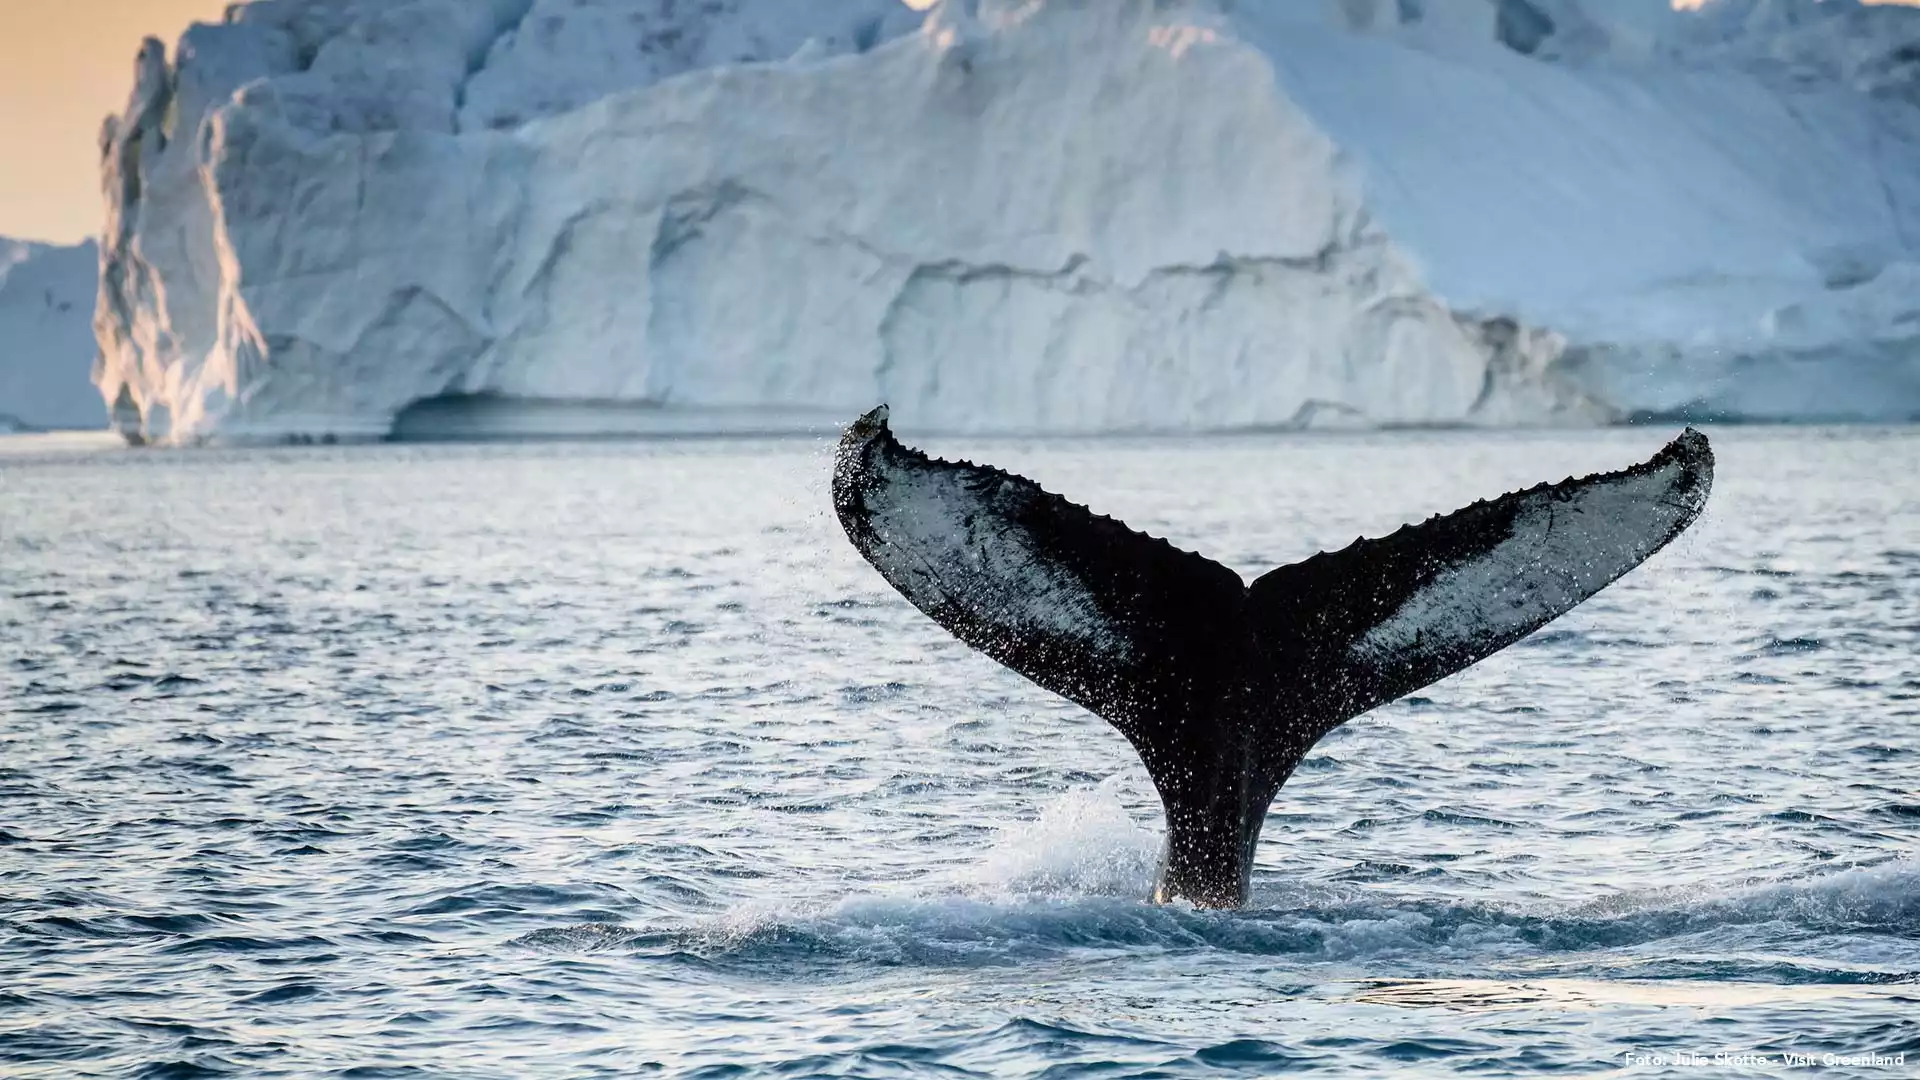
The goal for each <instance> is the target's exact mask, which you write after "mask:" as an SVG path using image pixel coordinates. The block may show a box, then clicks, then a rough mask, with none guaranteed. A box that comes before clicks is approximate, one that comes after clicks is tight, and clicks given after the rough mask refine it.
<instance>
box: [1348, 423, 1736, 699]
mask: <svg viewBox="0 0 1920 1080" xmlns="http://www.w3.org/2000/svg"><path fill="white" fill-rule="evenodd" d="M1686 470H1687V464H1686V463H1685V462H1684V461H1681V460H1675V461H1672V462H1669V463H1668V464H1666V465H1665V466H1663V467H1662V468H1659V469H1656V470H1653V471H1651V472H1648V473H1645V474H1643V475H1639V476H1620V477H1615V478H1612V479H1608V480H1604V481H1599V482H1596V483H1593V484H1591V485H1588V486H1585V487H1582V488H1579V489H1577V490H1575V491H1574V492H1573V494H1572V495H1571V496H1570V497H1566V498H1557V497H1556V496H1555V494H1554V493H1553V492H1551V491H1539V492H1535V493H1533V494H1531V495H1528V496H1526V497H1524V499H1523V501H1522V505H1521V508H1520V510H1519V512H1518V513H1517V514H1515V515H1514V519H1513V531H1512V533H1511V534H1510V535H1509V536H1508V537H1507V538H1506V539H1505V540H1503V541H1502V542H1501V543H1500V544H1499V545H1497V546H1496V547H1495V548H1494V549H1493V550H1492V551H1490V552H1488V553H1486V554H1485V555H1483V556H1481V557H1479V558H1477V559H1474V560H1473V561H1471V562H1467V563H1463V564H1461V565H1460V566H1457V567H1455V568H1453V569H1451V570H1448V571H1445V572H1444V573H1442V574H1440V575H1439V576H1438V577H1436V578H1435V579H1434V580H1433V581H1432V582H1431V583H1430V584H1428V585H1427V587H1426V588H1423V589H1421V590H1420V591H1419V592H1416V593H1414V594H1413V595H1412V596H1411V597H1409V598H1408V599H1407V600H1406V602H1405V603H1403V604H1401V605H1400V608H1399V610H1397V611H1395V612H1394V613H1393V614H1392V615H1391V616H1390V617H1388V618H1387V619H1385V620H1383V621H1382V622H1380V623H1379V624H1378V625H1376V626H1374V627H1373V629H1371V630H1369V631H1367V633H1366V635H1365V636H1364V637H1362V638H1361V639H1360V640H1359V641H1357V642H1355V643H1354V645H1353V647H1352V652H1353V653H1355V654H1356V655H1358V656H1362V657H1365V658H1368V659H1370V660H1375V661H1393V660H1406V659H1410V658H1412V657H1415V656H1421V655H1426V654H1430V653H1433V652H1436V651H1439V650H1441V649H1446V648H1450V647H1458V646H1459V645H1460V644H1461V643H1463V642H1480V641H1496V640H1497V641H1501V642H1502V643H1504V642H1505V641H1507V640H1510V639H1513V638H1515V637H1518V636H1519V635H1520V634H1523V633H1525V632H1527V631H1529V630H1531V629H1533V628H1534V627H1537V626H1540V625H1542V624H1543V623H1546V622H1547V621H1548V620H1550V619H1552V618H1554V617H1555V616H1558V615H1560V614H1562V613H1563V612H1566V611H1567V610H1569V609H1571V608H1572V607H1574V606H1575V605H1576V604H1578V603H1580V602H1581V601H1582V600H1585V599H1586V598H1587V597H1589V596H1592V595H1593V594H1594V593H1596V592H1599V591H1600V590H1601V589H1602V588H1605V587H1606V586H1607V584H1608V583H1610V582H1612V581H1614V580H1615V579H1616V578H1618V577H1620V576H1621V575H1622V574H1625V573H1626V572H1627V571H1628V570H1631V569H1633V568H1634V567H1635V566H1637V565H1639V564H1640V562H1641V561H1642V560H1644V559H1646V558H1647V557H1648V556H1649V555H1651V554H1652V553H1653V552H1654V551H1656V550H1658V549H1659V547H1660V546H1661V545H1662V544H1664V543H1665V542H1666V541H1667V539H1668V538H1669V537H1671V536H1672V535H1673V534H1674V531H1675V529H1676V526H1678V524H1679V523H1680V522H1681V521H1682V520H1684V519H1685V518H1687V517H1689V516H1690V515H1691V514H1692V513H1694V512H1695V511H1696V510H1697V508H1698V507H1697V504H1696V503H1695V502H1693V501H1691V500H1688V499H1675V498H1673V497H1672V495H1673V492H1674V490H1675V488H1676V485H1677V484H1678V483H1679V482H1680V480H1681V478H1682V475H1683V474H1684V473H1685V472H1686Z"/></svg>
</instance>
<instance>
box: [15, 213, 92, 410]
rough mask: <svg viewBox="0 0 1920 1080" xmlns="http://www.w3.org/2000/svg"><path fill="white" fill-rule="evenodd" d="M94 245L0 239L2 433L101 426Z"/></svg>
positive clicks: (89, 243) (90, 243) (87, 243)
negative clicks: (95, 363)
mask: <svg viewBox="0 0 1920 1080" xmlns="http://www.w3.org/2000/svg"><path fill="white" fill-rule="evenodd" d="M99 269H100V250H99V248H98V247H97V246H96V245H95V244H94V243H93V242H92V241H88V242H86V243H83V244H75V245H73V246H70V247H63V246H55V245H49V244H34V243H27V242H26V241H21V240H8V239H6V238H5V237H0V432H9V431H39V430H51V429H57V428H104V427H106V426H107V412H106V409H104V408H102V407H101V404H100V395H99V393H98V392H97V391H95V390H94V387H93V381H92V374H93V359H94V352H95V349H94V344H93V300H94V291H95V285H94V282H95V280H96V279H97V276H98V274H99Z"/></svg>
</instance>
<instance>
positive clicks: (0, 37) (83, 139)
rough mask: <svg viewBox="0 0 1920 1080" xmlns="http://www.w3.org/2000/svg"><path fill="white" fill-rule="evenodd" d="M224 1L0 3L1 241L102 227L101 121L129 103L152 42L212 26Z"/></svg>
mask: <svg viewBox="0 0 1920 1080" xmlns="http://www.w3.org/2000/svg"><path fill="white" fill-rule="evenodd" d="M228 2H229V0H0V236H7V237H12V238H14V239H19V240H53V241H57V242H59V243H63V244H70V243H75V242H77V241H79V240H81V239H83V238H85V237H87V236H91V235H93V234H94V233H96V232H98V231H99V229H100V219H101V216H102V214H103V211H102V210H101V200H100V149H99V138H100V121H102V120H103V119H105V118H106V116H107V114H109V113H116V112H119V111H120V108H121V106H122V105H125V104H126V100H127V92H128V91H130V90H131V89H133V57H134V54H135V53H136V52H138V51H139V50H140V40H141V39H142V38H144V37H146V36H147V35H149V34H152V35H154V36H156V37H158V38H160V39H161V40H162V41H165V42H166V43H167V51H168V52H169V54H171V52H172V51H173V43H174V41H175V40H176V39H178V38H179V36H180V32H181V31H183V30H185V29H186V28H187V24H188V23H190V22H194V21H200V22H218V21H219V20H220V17H221V15H222V14H223V13H224V12H225V11H226V9H227V4H228Z"/></svg>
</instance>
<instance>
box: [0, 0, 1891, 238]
mask: <svg viewBox="0 0 1920 1080" xmlns="http://www.w3.org/2000/svg"><path fill="white" fill-rule="evenodd" d="M230 2H231V0H0V147H5V148H7V150H8V152H7V154H6V156H5V157H3V158H0V236H6V237H12V238H14V239H21V240H50V241H55V242H59V243H66V244H71V243H77V242H79V241H80V240H82V239H85V238H86V237H88V236H91V235H93V234H94V233H96V232H97V231H98V230H99V228H100V219H101V215H102V210H101V201H100V178H99V164H100V162H99V157H100V152H99V147H98V141H99V134H100V122H101V120H103V119H104V118H105V117H106V116H107V115H108V114H109V113H114V112H118V111H119V109H120V107H121V106H122V105H123V104H125V102H126V97H127V92H128V90H129V89H131V87H132V85H133V57H134V54H135V53H136V52H137V51H139V48H140V40H141V39H142V38H144V37H146V36H148V35H153V36H155V37H158V38H160V39H161V40H162V41H165V42H166V43H167V49H168V52H169V54H171V52H172V49H173V43H174V42H175V41H176V40H178V38H179V37H180V33H181V31H183V30H185V29H186V28H187V25H188V24H189V23H191V22H195V21H200V22H217V21H219V20H220V18H221V17H222V15H223V14H224V13H225V12H226V9H227V7H228V6H229V4H230ZM1698 2H1699V0H1677V6H1683V7H1689V6H1695V5H1696V4H1697V3H1698ZM1872 2H1881V3H1886V2H1892V3H1912V4H1920V0H1872Z"/></svg>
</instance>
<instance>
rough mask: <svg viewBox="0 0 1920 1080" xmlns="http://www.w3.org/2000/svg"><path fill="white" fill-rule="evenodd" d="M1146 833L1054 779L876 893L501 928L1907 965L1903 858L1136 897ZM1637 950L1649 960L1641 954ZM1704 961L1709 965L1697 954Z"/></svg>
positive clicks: (897, 948)
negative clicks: (1461, 895)
mask: <svg viewBox="0 0 1920 1080" xmlns="http://www.w3.org/2000/svg"><path fill="white" fill-rule="evenodd" d="M1157 844H1158V838H1157V836H1156V835H1155V834H1154V833H1152V832H1150V831H1148V830H1145V829H1142V828H1140V827H1139V826H1138V825H1137V824H1136V823H1135V822H1134V821H1133V819H1132V818H1131V816H1129V815H1128V813H1127V811H1126V809H1125V807H1124V806H1123V805H1122V803H1121V801H1120V799H1119V798H1118V797H1117V789H1116V788H1115V787H1114V786H1113V785H1112V784H1108V785H1102V787H1101V788H1099V789H1096V790H1094V791H1091V792H1084V793H1079V794H1075V795H1070V796H1067V797H1065V798H1063V799H1061V800H1060V801H1058V802H1057V803H1055V804H1054V805H1053V806H1051V807H1049V808H1048V809H1047V810H1046V811H1045V812H1044V813H1043V814H1042V815H1041V817H1040V818H1039V820H1037V821H1035V822H1034V823H1032V824H1031V825H1028V826H1025V827H1023V828H1021V829H1019V830H1015V831H1013V832H1011V833H1009V834H1007V835H1005V836H1004V837H1002V838H1001V842H998V843H996V844H994V845H993V846H992V848H991V854H990V855H988V857H987V858H985V859H984V860H982V861H980V862H979V863H977V864H974V865H971V866H968V867H964V868H961V869H959V870H956V871H953V872H951V873H949V874H947V875H946V876H944V877H942V878H938V879H934V880H928V881H922V882H919V883H916V884H915V885H914V886H912V887H903V888H901V889H899V890H898V891H895V892H890V893H874V894H867V895H855V896H847V897H840V898H832V899H823V900H814V901H793V900H778V901H760V902H752V903H745V904H740V905H737V906H735V907H733V908H732V909H730V910H728V911H725V912H723V913H720V914H717V915H709V916H699V917H691V918H688V919H684V920H681V921H679V922H664V923H659V924H656V925H653V926H645V927H629V926H623V925H617V924H589V925H586V926H575V927H566V928H559V929H550V930H541V931H536V932H535V933H533V934H529V935H527V936H525V937H523V938H520V939H518V941H517V944H519V945H522V946H525V947H529V948H535V949H541V950H556V951H565V952H573V951H602V950H621V951H632V952H638V953H641V954H645V955H649V956H654V957H661V958H670V959H675V960H682V961H686V962H690V963H699V964H716V965H730V964H734V963H751V964H763V963H768V962H773V963H775V964H776V965H778V964H781V963H791V964H818V963H853V964H871V965H879V966H889V967H891V966H910V967H917V966H925V967H941V968H946V967H974V966H996V965H1011V964H1022V963H1028V962H1031V961H1034V960H1038V959H1044V958H1049V957H1058V956H1062V955H1067V954H1073V953H1087V952H1099V951H1117V952H1130V951H1142V950H1151V951H1157V952H1199V951H1208V950H1210V951H1216V952H1224V953H1233V954H1241V955H1250V956H1274V957H1292V958H1296V959H1299V960H1302V961H1356V962H1373V961H1381V960H1401V959H1405V960H1412V961H1416V962H1422V963H1441V964H1446V963H1451V962H1456V961H1457V962H1464V963H1466V964H1468V965H1485V964H1486V963H1488V962H1494V963H1498V962H1503V961H1508V962H1521V963H1532V964H1536V965H1538V964H1541V963H1547V964H1552V963H1553V962H1555V961H1556V960H1573V959H1576V958H1587V959H1588V960H1591V958H1592V957H1593V955H1594V954H1596V953H1604V952H1613V953H1618V954H1620V956H1618V957H1617V958H1616V959H1617V961H1618V964H1619V965H1629V966H1633V967H1636V968H1637V969H1641V970H1643V971H1646V972H1647V973H1651V974H1655V975H1671V976H1674V977H1689V976H1691V975H1693V974H1697V973H1699V972H1698V970H1697V969H1698V967H1699V966H1698V965H1696V964H1695V963H1694V961H1692V960H1691V959H1689V958H1690V957H1696V956H1697V957H1726V956H1747V957H1750V958H1751V959H1749V960H1743V961H1741V962H1740V964H1739V965H1738V967H1739V970H1740V971H1741V972H1743V973H1744V974H1745V975H1746V976H1748V977H1753V978H1757V979H1765V980H1772V981H1782V982H1823V981H1840V982H1886V981H1908V980H1920V864H1917V863H1915V862H1912V861H1907V860H1900V861H1895V862H1890V863H1885V864H1881V865H1879V866H1876V867H1871V868H1866V869H1855V870H1848V871H1842V872H1838V873H1831V874H1827V875H1824V876H1819V877H1811V878H1801V879H1797V880H1785V881H1776V882H1767V883H1759V884H1754V885H1749V886H1745V887H1741V888H1737V889H1732V890H1724V891H1721V892H1717V893H1713V892H1708V893H1705V894H1704V895H1703V893H1702V890H1699V889H1687V890H1680V889H1675V890H1663V891H1657V892H1645V893H1623V894H1618V895H1614V896H1610V897H1605V898H1601V899H1597V900H1593V901H1590V902H1587V903H1584V904H1580V905H1576V906H1572V907H1560V908H1553V909H1543V908H1539V907H1531V908H1529V907H1520V906H1515V905H1511V904H1500V903H1491V902H1482V901H1451V900H1439V899H1432V898H1429V897H1419V898H1416V897H1406V896H1400V897H1396V896H1394V895H1392V894H1391V893H1390V892H1389V891H1388V890H1389V889H1391V888H1392V885H1391V882H1387V883H1385V884H1383V885H1380V886H1373V887H1357V886H1354V885H1352V884H1349V883H1331V884H1318V883H1280V882H1266V883H1256V886H1255V890H1254V895H1253V902H1252V904H1251V905H1250V906H1249V907H1247V908H1245V909H1242V910H1239V911H1226V912H1222V911H1204V910H1198V909H1195V908H1192V907H1190V906H1187V905H1183V904H1172V905H1152V904H1148V903H1146V902H1145V901H1144V899H1143V898H1144V897H1145V895H1146V893H1147V891H1148V887H1149V884H1150V882H1151V880H1152V875H1153V870H1154V862H1155V859H1156V857H1157ZM1815 938H1817V939H1820V940H1822V941H1824V942H1825V943H1826V945H1825V946H1823V949H1829V951H1830V947H1831V946H1832V945H1833V943H1834V942H1835V940H1836V939H1844V940H1859V941H1866V942H1869V943H1870V944H1872V945H1873V946H1874V947H1873V948H1868V949H1866V952H1865V954H1864V955H1865V956H1866V959H1865V960H1857V961H1856V962H1851V963H1849V962H1842V961H1840V960H1822V961H1819V962H1804V961H1796V960H1794V959H1792V958H1791V957H1788V956H1787V955H1786V954H1787V953H1790V952H1791V951H1793V950H1792V945H1793V943H1795V942H1805V941H1808V940H1811V939H1815ZM1649 965H1651V966H1649ZM1706 966H1707V967H1711V968H1713V971H1714V972H1715V973H1717V974H1721V975H1724V974H1726V973H1727V968H1726V966H1725V964H1723V963H1720V962H1718V961H1714V962H1713V963H1709V964H1707V965H1706Z"/></svg>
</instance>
